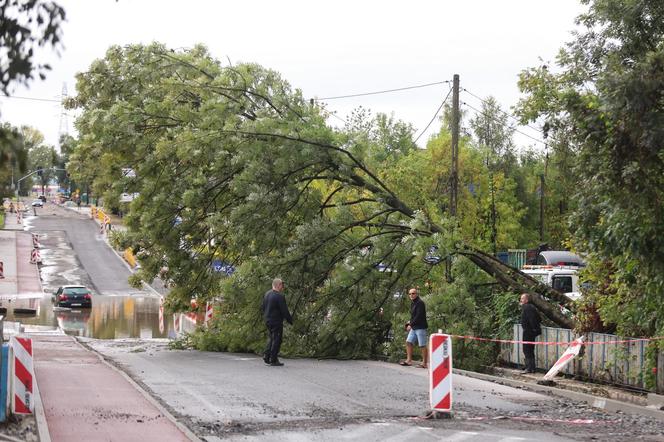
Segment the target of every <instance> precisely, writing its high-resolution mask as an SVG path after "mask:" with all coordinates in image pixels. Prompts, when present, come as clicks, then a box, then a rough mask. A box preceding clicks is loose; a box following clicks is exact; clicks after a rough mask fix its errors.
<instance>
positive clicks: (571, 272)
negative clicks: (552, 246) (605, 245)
mask: <svg viewBox="0 0 664 442" xmlns="http://www.w3.org/2000/svg"><path fill="white" fill-rule="evenodd" d="M585 265H586V263H585V262H584V261H583V259H581V257H580V256H579V255H576V254H574V253H572V252H568V251H565V250H562V251H558V250H547V251H544V252H540V253H539V255H537V265H525V266H523V268H522V269H521V271H522V272H523V273H525V274H526V275H529V276H531V277H533V278H535V279H537V280H539V281H540V282H542V283H544V284H546V285H548V286H549V287H551V288H553V289H554V290H557V291H559V292H561V293H564V294H565V295H567V297H568V298H570V299H572V300H574V301H576V300H577V299H579V298H580V297H581V292H580V290H579V275H578V274H577V273H578V271H579V269H580V268H581V267H584V266H585Z"/></svg>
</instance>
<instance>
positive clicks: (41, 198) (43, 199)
mask: <svg viewBox="0 0 664 442" xmlns="http://www.w3.org/2000/svg"><path fill="white" fill-rule="evenodd" d="M38 198H39V199H40V200H42V202H46V196H44V195H39V197H38Z"/></svg>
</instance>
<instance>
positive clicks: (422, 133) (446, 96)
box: [413, 88, 453, 144]
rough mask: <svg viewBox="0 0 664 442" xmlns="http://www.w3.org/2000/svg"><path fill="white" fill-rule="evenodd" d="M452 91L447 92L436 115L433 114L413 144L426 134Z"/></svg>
mask: <svg viewBox="0 0 664 442" xmlns="http://www.w3.org/2000/svg"><path fill="white" fill-rule="evenodd" d="M452 89H453V88H450V90H449V91H447V95H445V98H444V99H443V102H442V103H440V106H438V109H436V113H435V114H433V118H431V121H429V124H427V127H425V128H424V129H423V130H422V131H421V132H420V134H419V135H418V136H417V137H416V138H415V141H414V142H413V143H415V144H417V140H419V139H420V137H421V136H422V135H424V132H426V131H427V129H429V126H431V123H433V122H434V120H435V119H436V117H437V116H438V112H440V110H441V109H442V108H443V106H444V105H445V102H446V101H447V99H448V98H449V97H450V94H451V93H452Z"/></svg>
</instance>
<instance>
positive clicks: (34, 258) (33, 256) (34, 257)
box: [30, 249, 42, 264]
mask: <svg viewBox="0 0 664 442" xmlns="http://www.w3.org/2000/svg"><path fill="white" fill-rule="evenodd" d="M41 262H42V260H41V254H40V253H39V249H32V252H31V253H30V264H38V263H41Z"/></svg>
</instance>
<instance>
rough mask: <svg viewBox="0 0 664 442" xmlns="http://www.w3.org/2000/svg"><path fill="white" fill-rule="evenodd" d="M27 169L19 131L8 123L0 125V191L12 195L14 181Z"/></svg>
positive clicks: (24, 150)
mask: <svg viewBox="0 0 664 442" xmlns="http://www.w3.org/2000/svg"><path fill="white" fill-rule="evenodd" d="M26 170H27V155H26V149H25V146H24V144H23V139H22V137H21V133H20V132H19V130H18V129H17V128H15V127H12V126H11V125H10V124H8V123H4V124H2V126H0V186H1V187H0V192H1V194H2V196H13V195H14V189H15V187H12V184H13V185H14V186H16V181H17V180H18V179H19V178H20V177H21V175H22V174H23V173H25V171H26Z"/></svg>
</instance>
